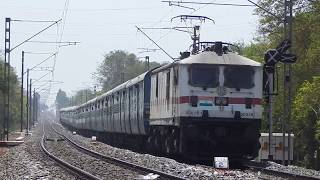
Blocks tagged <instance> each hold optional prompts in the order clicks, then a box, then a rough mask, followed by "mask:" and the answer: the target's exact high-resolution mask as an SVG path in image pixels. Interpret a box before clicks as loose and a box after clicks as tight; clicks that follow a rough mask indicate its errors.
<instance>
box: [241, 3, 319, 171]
mask: <svg viewBox="0 0 320 180" xmlns="http://www.w3.org/2000/svg"><path fill="white" fill-rule="evenodd" d="M258 2H259V5H261V6H262V7H264V8H265V9H267V10H268V11H271V12H272V13H273V14H276V15H277V16H278V17H283V14H284V13H283V12H284V11H283V9H284V8H283V6H284V5H283V1H282V0H276V1H270V0H260V1H258ZM293 9H294V18H293V33H292V34H293V39H292V44H293V46H292V52H293V53H294V54H296V55H297V56H298V61H297V63H295V64H294V65H292V75H293V76H292V90H293V92H292V94H293V98H292V99H293V105H292V114H291V122H290V124H291V127H292V129H291V130H292V131H293V133H294V134H295V137H296V138H295V148H294V149H295V152H294V155H295V156H294V158H295V160H296V162H297V163H298V164H300V165H305V166H306V167H309V168H316V169H319V168H320V165H319V162H320V160H319V156H320V155H319V153H320V147H319V137H320V136H319V134H320V130H319V126H320V125H319V124H320V121H319V120H320V119H319V116H320V110H319V107H320V99H319V98H320V94H319V90H320V89H319V87H320V80H319V78H320V60H319V57H320V33H319V32H320V1H307V0H298V1H294V8H293ZM256 14H257V15H259V17H260V20H259V27H258V31H259V37H256V40H255V41H254V42H252V43H251V44H249V45H247V46H245V47H243V52H242V53H243V54H244V55H245V56H247V57H249V58H252V59H255V60H258V61H260V62H262V61H263V54H264V52H265V51H267V50H268V49H270V48H275V47H276V46H277V45H278V43H279V42H281V41H282V40H283V39H284V27H283V22H282V21H280V20H279V19H277V18H275V17H273V16H271V15H270V14H268V13H266V12H264V11H263V10H261V9H256ZM282 68H283V65H280V69H278V72H279V77H280V78H279V80H280V81H279V85H280V86H279V95H278V96H277V97H276V98H275V112H274V119H275V127H274V129H275V131H280V130H281V123H280V121H278V120H279V119H281V118H283V112H284V110H283V109H284V106H283V93H282V92H283V79H282V77H283V70H282ZM263 124H264V125H265V126H263V131H267V126H266V124H267V123H266V120H265V119H264V123H263ZM316 155H317V158H315V157H316Z"/></svg>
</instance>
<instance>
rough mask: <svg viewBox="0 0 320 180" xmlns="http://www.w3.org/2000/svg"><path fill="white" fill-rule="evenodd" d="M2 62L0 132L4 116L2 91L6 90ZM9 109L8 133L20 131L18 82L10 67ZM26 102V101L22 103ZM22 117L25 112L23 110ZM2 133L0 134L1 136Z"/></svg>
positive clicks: (0, 65) (1, 61)
mask: <svg viewBox="0 0 320 180" xmlns="http://www.w3.org/2000/svg"><path fill="white" fill-rule="evenodd" d="M3 75H4V61H3V60H2V59H0V130H1V131H2V130H3V121H4V119H3V114H4V91H5V90H6V82H5V81H1V80H4V77H3ZM9 86H10V92H9V98H10V103H9V105H10V107H9V117H10V118H9V128H10V129H9V131H12V130H15V129H17V128H19V129H20V113H21V109H20V87H21V86H20V82H19V81H18V77H17V73H16V72H15V71H14V69H13V68H12V67H10V85H9ZM24 102H26V101H24ZM23 113H24V117H26V116H25V114H26V110H25V109H24V112H23ZM2 133H3V132H1V134H2Z"/></svg>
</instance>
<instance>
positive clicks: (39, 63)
mask: <svg viewBox="0 0 320 180" xmlns="http://www.w3.org/2000/svg"><path fill="white" fill-rule="evenodd" d="M56 54H57V53H54V54H52V55H51V56H49V57H47V58H46V59H44V60H43V61H41V62H40V63H38V64H37V65H35V66H33V67H32V68H30V69H29V71H31V70H33V69H34V68H36V67H38V66H39V65H41V64H42V63H44V62H46V61H47V60H49V59H50V58H51V57H53V56H55V55H56ZM25 73H27V71H26V72H24V73H23V74H25Z"/></svg>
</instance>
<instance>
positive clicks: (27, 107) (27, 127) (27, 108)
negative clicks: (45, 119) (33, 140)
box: [26, 69, 29, 135]
mask: <svg viewBox="0 0 320 180" xmlns="http://www.w3.org/2000/svg"><path fill="white" fill-rule="evenodd" d="M26 110H27V126H26V130H27V132H26V133H27V135H28V134H29V69H27V103H26Z"/></svg>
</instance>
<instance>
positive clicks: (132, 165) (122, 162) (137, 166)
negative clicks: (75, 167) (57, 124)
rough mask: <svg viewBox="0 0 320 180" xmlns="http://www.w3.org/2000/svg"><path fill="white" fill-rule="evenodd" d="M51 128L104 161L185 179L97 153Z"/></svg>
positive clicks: (176, 178) (79, 147) (178, 179)
mask: <svg viewBox="0 0 320 180" xmlns="http://www.w3.org/2000/svg"><path fill="white" fill-rule="evenodd" d="M51 128H52V129H53V130H54V131H55V132H56V133H57V134H59V135H60V136H62V137H64V138H65V139H66V140H67V141H69V142H70V143H71V144H72V145H73V146H75V147H76V148H77V149H79V150H81V151H84V152H86V153H87V154H90V155H92V156H94V157H96V158H98V159H102V160H105V161H108V162H113V163H118V164H120V165H122V166H126V167H131V168H134V169H138V170H140V171H144V172H150V173H154V174H157V175H160V177H159V178H166V179H174V180H186V179H185V178H182V177H179V176H175V175H172V174H168V173H165V172H161V171H158V170H155V169H151V168H147V167H143V166H140V165H137V164H133V163H130V162H127V161H123V160H120V159H117V158H114V157H111V156H107V155H104V154H101V153H98V152H96V151H92V150H90V149H88V148H85V147H83V146H81V145H79V144H77V143H75V142H74V141H72V140H71V139H70V138H68V137H67V136H65V135H64V134H62V133H60V132H58V131H57V130H56V129H55V128H54V127H53V126H51Z"/></svg>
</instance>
